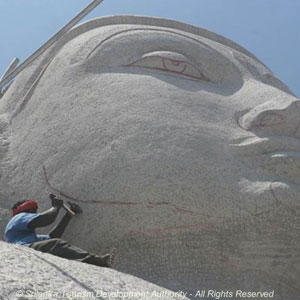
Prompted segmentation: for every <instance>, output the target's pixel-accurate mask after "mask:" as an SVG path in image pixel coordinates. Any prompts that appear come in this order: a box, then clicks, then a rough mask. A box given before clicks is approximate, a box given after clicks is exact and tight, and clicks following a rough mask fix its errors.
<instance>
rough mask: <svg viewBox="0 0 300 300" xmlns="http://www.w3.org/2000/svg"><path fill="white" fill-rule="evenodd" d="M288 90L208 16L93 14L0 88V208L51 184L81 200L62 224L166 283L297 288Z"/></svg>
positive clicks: (293, 130)
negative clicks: (203, 22)
mask: <svg viewBox="0 0 300 300" xmlns="http://www.w3.org/2000/svg"><path fill="white" fill-rule="evenodd" d="M298 101H299V100H298V99H297V98H295V96H293V94H292V92H291V91H290V90H289V89H288V88H287V87H286V86H285V85H284V84H283V83H282V82H280V81H279V80H278V79H277V78H276V77H275V76H274V75H273V74H272V72H271V71H270V70H269V69H268V68H267V67H265V66H264V65H263V64H262V63H261V62H259V61H258V60H257V59H256V58H255V57H254V56H253V55H252V54H250V53H249V52H248V51H246V50H245V49H243V48H241V47H240V46H238V45H236V44H235V43H233V42H231V41H229V40H227V39H225V38H223V37H220V36H218V35H216V34H214V33H211V32H208V31H207V30H204V29H201V28H197V27H193V26H190V25H187V24H182V23H179V22H176V21H169V20H161V19H155V18H147V17H134V16H125V17H120V16H116V17H107V18H102V19H96V20H92V21H90V22H87V23H85V24H82V25H80V26H78V27H76V28H75V29H73V30H72V31H71V32H70V33H69V34H67V35H66V36H65V37H64V38H63V39H62V40H61V41H59V42H58V43H57V44H55V45H54V46H53V47H52V48H50V49H49V50H48V51H47V52H46V53H45V54H44V55H43V56H42V57H41V58H40V59H39V60H37V61H35V62H34V64H32V65H31V66H30V67H29V68H27V69H26V70H24V72H22V73H21V74H20V76H19V77H18V79H17V80H16V81H15V82H14V84H13V85H12V86H11V87H10V89H9V90H8V91H7V92H6V94H5V95H4V97H3V98H2V99H1V103H0V113H1V117H0V127H1V148H0V155H1V158H2V161H1V198H0V199H1V207H2V208H3V209H8V208H9V207H10V206H11V205H12V203H13V202H15V201H17V200H19V199H20V198H21V199H23V198H26V197H30V198H36V199H39V201H40V203H41V209H46V208H47V207H49V203H48V199H47V195H48V194H49V192H50V191H52V192H53V191H54V192H56V193H58V194H60V195H61V196H62V197H64V199H66V200H69V199H73V201H77V202H78V203H80V204H81V205H82V207H83V209H84V214H83V215H82V216H80V217H78V218H76V219H75V220H74V222H73V224H72V225H73V226H71V227H70V229H69V230H68V231H67V232H66V235H65V238H66V239H68V240H69V241H71V242H74V243H75V244H76V245H78V246H81V247H83V248H86V249H89V250H91V251H100V250H108V249H109V248H111V247H112V246H116V247H117V248H118V250H119V260H118V264H117V265H116V268H117V269H118V270H120V271H123V272H127V273H129V274H133V275H136V276H139V277H141V278H143V279H146V280H148V281H150V282H153V283H156V284H159V285H161V286H164V287H167V288H169V289H173V290H178V289H183V290H186V291H191V292H194V291H195V290H197V289H199V288H202V289H216V290H222V289H223V290H236V289H242V290H245V291H261V290H263V291H264V290H265V291H272V290H274V291H275V295H274V298H273V299H276V300H278V299H285V300H294V299H297V298H298V295H299V292H300V285H299V276H300V264H299V253H300V251H299V250H300V245H299V226H300V222H299V197H298V195H299V187H298V186H299V183H300V176H299V174H300V173H299V166H300V165H299V158H300V154H299V151H300V147H299V145H300V141H299V138H300V128H299V123H300V105H299V102H298ZM1 226H2V223H1ZM2 230H4V228H2ZM78 232H81V235H80V236H79V237H78Z"/></svg>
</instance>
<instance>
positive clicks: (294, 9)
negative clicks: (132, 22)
mask: <svg viewBox="0 0 300 300" xmlns="http://www.w3.org/2000/svg"><path fill="white" fill-rule="evenodd" d="M91 2H92V0H0V28H1V41H0V75H2V74H3V72H4V71H5V69H6V68H7V66H8V65H9V64H10V62H11V61H12V59H13V58H14V57H19V58H20V59H21V62H22V61H23V60H24V59H26V58H27V57H28V56H29V55H30V54H32V53H33V52H34V51H35V50H36V49H37V48H38V47H39V46H41V45H42V44H43V43H44V42H45V41H46V40H48V39H49V38H50V37H51V36H52V35H53V34H55V33H56V32H57V31H58V30H59V29H60V28H61V27H62V26H64V25H65V24H66V23H67V22H68V21H69V20H71V19H72V18H73V17H74V16H75V15H76V14H77V13H79V11H80V10H82V9H83V8H84V7H85V6H87V5H88V4H89V3H91ZM113 14H137V15H149V16H158V17H164V18H170V19H176V20H178V21H182V22H186V23H190V24H194V25H197V26H201V27H204V28H206V29H209V30H212V31H214V32H216V33H218V34H221V35H223V36H225V37H227V38H229V39H231V40H233V41H235V42H237V43H239V44H240V45H242V46H244V47H245V48H246V49H248V50H249V51H250V52H252V53H253V54H255V55H256V56H257V57H258V58H259V59H260V60H262V61H263V62H264V63H265V64H266V65H267V66H268V67H269V68H270V69H271V70H272V71H273V72H274V73H275V75H276V76H277V77H278V78H279V79H281V80H282V81H283V82H284V83H286V84H287V85H288V86H289V87H290V89H291V90H292V91H293V92H294V93H295V94H296V95H297V96H298V98H299V97H300V84H299V78H300V76H299V73H300V0H104V2H103V3H102V4H100V5H99V6H98V7H97V8H96V9H95V10H94V11H93V12H92V13H90V14H89V15H88V16H87V17H86V18H85V19H84V20H87V19H90V18H95V17H99V16H103V15H113Z"/></svg>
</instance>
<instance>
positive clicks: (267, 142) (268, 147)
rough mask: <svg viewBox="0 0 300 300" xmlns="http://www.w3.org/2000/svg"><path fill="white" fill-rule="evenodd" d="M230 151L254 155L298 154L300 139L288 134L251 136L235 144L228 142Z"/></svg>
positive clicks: (243, 154)
mask: <svg viewBox="0 0 300 300" xmlns="http://www.w3.org/2000/svg"><path fill="white" fill-rule="evenodd" d="M230 149H231V151H232V152H233V153H234V154H236V155H238V156H245V157H247V156H256V155H264V154H273V155H274V154H276V153H278V154H282V153H285V154H286V155H288V154H289V153H290V154H291V155H292V156H294V155H295V153H298V154H300V139H298V138H295V137H290V136H271V137H263V138H259V137H251V138H248V139H244V140H243V141H241V142H239V143H235V144H230Z"/></svg>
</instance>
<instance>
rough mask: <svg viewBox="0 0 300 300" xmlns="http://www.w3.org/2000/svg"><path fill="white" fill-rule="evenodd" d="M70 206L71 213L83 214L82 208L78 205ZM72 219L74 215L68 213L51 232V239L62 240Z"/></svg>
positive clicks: (72, 204) (71, 204)
mask: <svg viewBox="0 0 300 300" xmlns="http://www.w3.org/2000/svg"><path fill="white" fill-rule="evenodd" d="M69 205H70V209H71V211H73V212H74V213H75V214H79V213H81V212H82V210H81V208H80V207H79V206H78V205H77V204H76V203H71V202H69ZM72 217H73V215H72V214H71V213H69V212H68V211H67V212H66V214H65V215H64V217H63V218H62V219H61V221H60V222H59V223H58V224H57V225H56V226H55V227H54V228H53V229H52V230H51V231H50V232H49V235H50V237H51V238H52V239H53V238H61V237H62V235H63V233H64V232H65V230H66V228H67V226H68V224H69V222H70V220H71V219H72Z"/></svg>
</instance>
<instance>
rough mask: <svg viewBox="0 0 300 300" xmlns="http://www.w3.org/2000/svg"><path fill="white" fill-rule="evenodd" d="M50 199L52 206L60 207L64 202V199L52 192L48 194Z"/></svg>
mask: <svg viewBox="0 0 300 300" xmlns="http://www.w3.org/2000/svg"><path fill="white" fill-rule="evenodd" d="M49 197H50V199H51V205H52V206H53V207H57V208H61V207H62V206H63V204H64V201H63V200H61V199H59V198H57V197H56V196H55V195H54V194H50V196H49Z"/></svg>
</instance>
